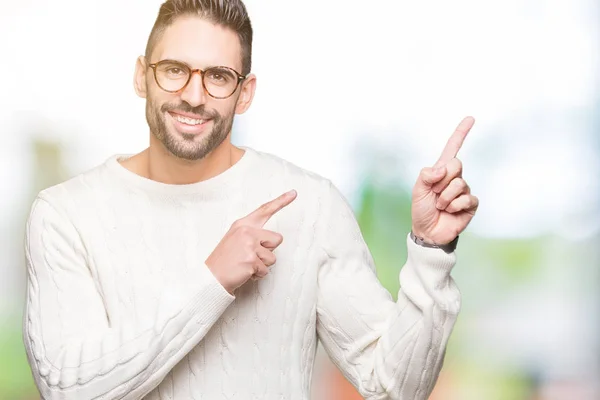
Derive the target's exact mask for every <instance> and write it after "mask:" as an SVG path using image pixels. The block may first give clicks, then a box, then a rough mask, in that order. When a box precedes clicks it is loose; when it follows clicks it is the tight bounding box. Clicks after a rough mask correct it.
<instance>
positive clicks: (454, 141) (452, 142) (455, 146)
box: [435, 117, 475, 167]
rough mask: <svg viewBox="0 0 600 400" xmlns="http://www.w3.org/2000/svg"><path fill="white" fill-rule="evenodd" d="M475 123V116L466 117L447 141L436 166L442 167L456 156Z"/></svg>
mask: <svg viewBox="0 0 600 400" xmlns="http://www.w3.org/2000/svg"><path fill="white" fill-rule="evenodd" d="M474 124H475V119H474V118H473V117H466V118H465V119H463V120H462V121H461V122H460V124H458V126H457V127H456V130H455V131H454V133H453V134H452V136H450V139H448V143H446V147H444V151H442V155H441V156H440V158H439V159H438V161H437V162H436V163H435V167H441V166H442V165H445V164H447V163H448V162H449V161H450V160H452V159H453V158H455V157H456V155H457V154H458V151H459V150H460V148H461V147H462V145H463V142H464V141H465V138H466V137H467V134H468V133H469V131H470V130H471V128H472V127H473V125H474Z"/></svg>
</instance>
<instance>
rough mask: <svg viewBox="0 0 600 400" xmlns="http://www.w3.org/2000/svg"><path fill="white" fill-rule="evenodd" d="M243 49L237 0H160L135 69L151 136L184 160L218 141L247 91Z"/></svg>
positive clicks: (246, 100) (247, 50) (248, 33)
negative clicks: (159, 6)
mask: <svg viewBox="0 0 600 400" xmlns="http://www.w3.org/2000/svg"><path fill="white" fill-rule="evenodd" d="M251 54H252V26H251V23H250V19H249V17H248V14H247V12H246V8H245V7H244V4H243V3H242V2H241V0H167V1H166V2H165V3H164V4H163V5H162V6H161V8H160V12H159V15H158V18H157V20H156V22H155V24H154V27H153V29H152V32H151V34H150V37H149V39H148V45H147V47H146V54H145V56H144V57H140V58H139V59H138V63H137V65H136V74H135V88H136V92H137V93H138V95H140V96H141V97H144V98H146V119H147V121H148V125H149V126H150V131H151V133H152V135H153V136H154V139H157V140H158V141H159V142H160V143H162V145H163V146H165V148H166V149H167V150H168V151H169V152H171V153H172V154H174V155H175V156H177V157H179V158H182V159H186V160H199V159H202V158H203V157H204V156H206V155H207V154H208V153H210V152H211V151H212V150H214V149H215V148H216V147H218V146H219V145H220V144H221V143H222V142H223V141H224V140H225V139H226V138H227V136H228V135H229V133H230V132H231V127H232V125H233V117H234V115H235V114H236V113H238V114H241V113H243V112H245V111H246V110H247V109H248V107H249V106H250V103H251V101H252V98H253V96H254V90H255V82H256V79H255V77H254V76H253V75H249V73H250V67H251ZM168 60H170V61H168ZM217 67H218V68H217ZM207 70H208V71H207Z"/></svg>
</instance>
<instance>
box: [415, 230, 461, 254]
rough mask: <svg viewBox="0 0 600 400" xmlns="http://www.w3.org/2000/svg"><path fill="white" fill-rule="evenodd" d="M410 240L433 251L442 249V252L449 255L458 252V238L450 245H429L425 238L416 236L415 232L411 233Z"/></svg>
mask: <svg viewBox="0 0 600 400" xmlns="http://www.w3.org/2000/svg"><path fill="white" fill-rule="evenodd" d="M410 238H411V239H412V241H413V242H415V243H416V244H418V245H419V246H423V247H429V248H432V249H442V250H444V252H446V253H448V254H450V253H452V252H453V251H454V250H456V244H457V243H458V236H457V237H455V238H454V240H453V241H451V242H450V243H447V244H434V243H427V242H426V241H425V240H424V239H423V238H420V237H417V236H415V234H414V233H413V231H410Z"/></svg>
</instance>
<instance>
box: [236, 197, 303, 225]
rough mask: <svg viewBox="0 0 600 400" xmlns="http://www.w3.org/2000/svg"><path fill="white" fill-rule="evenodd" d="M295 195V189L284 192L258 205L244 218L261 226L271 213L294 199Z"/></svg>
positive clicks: (273, 213)
mask: <svg viewBox="0 0 600 400" xmlns="http://www.w3.org/2000/svg"><path fill="white" fill-rule="evenodd" d="M296 195H297V193H296V191H295V190H291V191H289V192H287V193H284V194H282V195H281V196H279V197H278V198H276V199H274V200H271V201H269V202H267V203H265V204H263V205H262V206H260V207H258V208H257V209H256V210H255V211H253V212H251V213H250V214H248V216H247V217H246V218H245V219H246V220H248V221H250V223H251V224H253V225H254V226H256V227H257V228H262V227H263V226H264V225H265V224H266V223H267V221H268V220H269V219H270V218H271V217H272V216H273V215H275V214H276V213H277V212H278V211H280V210H281V209H282V208H284V207H285V206H287V205H289V204H290V203H291V202H292V201H294V199H295V198H296Z"/></svg>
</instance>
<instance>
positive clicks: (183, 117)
mask: <svg viewBox="0 0 600 400" xmlns="http://www.w3.org/2000/svg"><path fill="white" fill-rule="evenodd" d="M169 114H171V116H172V117H173V119H175V120H176V121H177V122H180V123H182V124H186V125H190V126H196V125H202V124H203V123H205V122H208V121H210V119H209V118H202V117H200V116H197V115H193V114H179V113H175V112H169Z"/></svg>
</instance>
